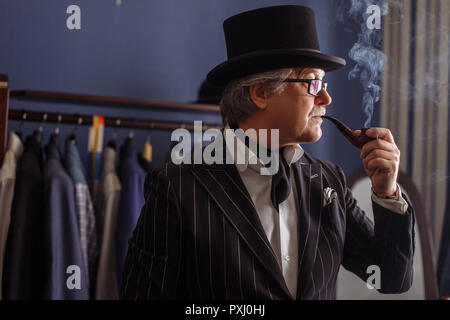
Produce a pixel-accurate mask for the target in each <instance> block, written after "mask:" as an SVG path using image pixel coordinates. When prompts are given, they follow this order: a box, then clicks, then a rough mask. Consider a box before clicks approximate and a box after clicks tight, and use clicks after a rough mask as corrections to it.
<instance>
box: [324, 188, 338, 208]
mask: <svg viewBox="0 0 450 320" xmlns="http://www.w3.org/2000/svg"><path fill="white" fill-rule="evenodd" d="M336 197H337V192H336V191H335V190H334V189H332V188H330V187H326V188H325V189H323V202H322V206H323V207H325V206H327V205H329V204H330V203H331V202H333V200H334V199H336Z"/></svg>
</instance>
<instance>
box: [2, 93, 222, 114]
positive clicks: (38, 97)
mask: <svg viewBox="0 0 450 320" xmlns="http://www.w3.org/2000/svg"><path fill="white" fill-rule="evenodd" d="M10 97H11V98H13V99H19V100H28V101H45V102H63V103H70V104H83V105H85V104H89V105H97V106H109V107H111V106H120V107H123V106H130V107H133V108H139V109H163V110H170V111H178V110H182V111H201V112H205V111H206V112H217V113H218V112H219V106H217V105H211V104H196V103H179V102H167V101H159V100H140V99H133V98H119V97H108V96H94V95H86V94H75V93H62V92H51V91H37V90H11V91H10Z"/></svg>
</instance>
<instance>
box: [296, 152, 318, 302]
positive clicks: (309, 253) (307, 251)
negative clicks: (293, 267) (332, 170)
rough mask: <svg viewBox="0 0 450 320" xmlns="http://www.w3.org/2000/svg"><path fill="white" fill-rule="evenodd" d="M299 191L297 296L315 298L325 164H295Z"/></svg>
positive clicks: (299, 297) (298, 297)
mask: <svg viewBox="0 0 450 320" xmlns="http://www.w3.org/2000/svg"><path fill="white" fill-rule="evenodd" d="M294 170H295V179H296V185H297V192H298V193H299V196H298V199H299V202H300V203H299V209H300V210H299V219H298V220H299V221H298V223H299V267H298V287H297V299H311V298H312V295H311V294H313V293H314V280H313V278H312V277H313V275H312V271H313V266H314V263H315V260H316V254H317V245H318V241H319V234H320V224H321V218H322V217H321V216H322V200H323V199H322V197H323V180H322V179H323V177H322V166H321V164H320V163H318V162H313V163H300V161H298V162H296V163H295V165H294Z"/></svg>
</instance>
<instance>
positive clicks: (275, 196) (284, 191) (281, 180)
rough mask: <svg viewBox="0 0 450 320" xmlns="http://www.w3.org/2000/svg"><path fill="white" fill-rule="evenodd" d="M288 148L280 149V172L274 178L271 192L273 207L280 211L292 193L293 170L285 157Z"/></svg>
mask: <svg viewBox="0 0 450 320" xmlns="http://www.w3.org/2000/svg"><path fill="white" fill-rule="evenodd" d="M285 148H286V147H283V148H281V149H280V152H279V159H280V164H279V166H278V171H277V173H275V174H274V175H273V176H272V188H271V190H270V198H271V200H272V203H273V206H274V207H275V209H277V210H278V206H279V204H280V203H282V202H283V201H284V200H286V199H287V198H288V197H289V194H290V193H291V179H290V178H291V168H290V167H289V164H288V163H287V161H286V159H285V158H284V156H283V151H284V149H285Z"/></svg>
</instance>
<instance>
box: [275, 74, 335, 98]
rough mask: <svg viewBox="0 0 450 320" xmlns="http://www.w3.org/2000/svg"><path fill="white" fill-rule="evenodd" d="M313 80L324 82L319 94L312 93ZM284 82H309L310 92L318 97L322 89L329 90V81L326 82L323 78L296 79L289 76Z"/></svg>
mask: <svg viewBox="0 0 450 320" xmlns="http://www.w3.org/2000/svg"><path fill="white" fill-rule="evenodd" d="M312 81H320V82H322V88H321V89H320V91H319V93H318V94H312V93H311V82H312ZM283 82H304V83H307V84H308V94H310V95H312V96H313V97H318V96H319V94H320V92H322V90H325V91H327V87H328V82H325V81H323V80H321V79H296V78H287V79H285V80H283Z"/></svg>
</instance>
